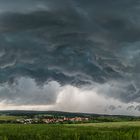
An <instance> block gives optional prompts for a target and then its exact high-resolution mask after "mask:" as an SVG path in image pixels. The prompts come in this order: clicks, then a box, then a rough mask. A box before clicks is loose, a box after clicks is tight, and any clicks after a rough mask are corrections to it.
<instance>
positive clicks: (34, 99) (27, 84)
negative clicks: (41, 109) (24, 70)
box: [0, 78, 61, 105]
mask: <svg viewBox="0 0 140 140" xmlns="http://www.w3.org/2000/svg"><path fill="white" fill-rule="evenodd" d="M60 89H61V87H60V84H59V83H57V82H55V81H50V82H48V83H46V84H45V85H43V86H40V87H39V86H37V84H36V82H35V81H34V80H33V79H30V78H20V79H18V80H17V81H16V83H13V84H10V85H9V84H8V83H7V84H3V85H1V86H0V93H1V94H0V101H1V102H3V103H6V104H11V105H12V104H13V105H51V104H54V103H55V102H56V99H57V96H58V93H59V92H60Z"/></svg>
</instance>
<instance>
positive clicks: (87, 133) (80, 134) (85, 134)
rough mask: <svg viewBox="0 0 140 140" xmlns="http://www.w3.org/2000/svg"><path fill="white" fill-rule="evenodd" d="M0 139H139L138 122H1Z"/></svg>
mask: <svg viewBox="0 0 140 140" xmlns="http://www.w3.org/2000/svg"><path fill="white" fill-rule="evenodd" d="M0 140H140V122H117V123H115V122H114V123H96V124H94V123H93V124H70V125H61V124H60V125H56V124H52V125H48V124H31V125H29V124H28V125H24V124H1V125H0Z"/></svg>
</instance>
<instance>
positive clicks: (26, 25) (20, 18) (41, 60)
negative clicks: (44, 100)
mask: <svg viewBox="0 0 140 140" xmlns="http://www.w3.org/2000/svg"><path fill="white" fill-rule="evenodd" d="M139 7H140V2H139V1H138V0H118V1H115V0H106V1H103V0H100V1H99V0H87V1H85V0H72V1H68V0H65V1H64V0H60V1H59V2H58V1H57V0H40V1H38V0H34V1H33V0H28V1H27V0H26V1H24V2H23V1H19V0H14V1H10V0H7V1H5V0H0V9H1V10H0V33H1V34H0V82H1V83H4V82H8V83H11V84H12V83H13V82H14V79H17V78H18V77H30V78H32V79H35V81H36V82H37V83H39V84H43V83H44V82H46V81H51V80H55V81H58V82H59V83H61V84H73V85H77V86H81V85H85V84H94V83H98V84H99V87H100V86H101V87H102V88H101V89H99V91H100V92H102V93H104V94H105V95H107V96H110V97H113V98H117V99H120V100H121V101H125V102H131V101H136V102H140V96H139V92H140V90H139V88H140V85H139V83H140V75H139V70H140V59H139V56H140V48H139V45H140V41H139V40H140V39H139V36H140V20H139V19H140V18H139V16H140V15H139V12H140V8H139Z"/></svg>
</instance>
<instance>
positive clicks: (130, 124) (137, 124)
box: [67, 121, 140, 128]
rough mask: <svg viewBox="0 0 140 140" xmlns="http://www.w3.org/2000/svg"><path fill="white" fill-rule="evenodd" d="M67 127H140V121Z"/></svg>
mask: <svg viewBox="0 0 140 140" xmlns="http://www.w3.org/2000/svg"><path fill="white" fill-rule="evenodd" d="M67 126H93V127H107V128H111V127H113V128H114V127H115V128H118V127H140V121H135V122H104V123H84V124H68V125H67Z"/></svg>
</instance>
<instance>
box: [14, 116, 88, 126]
mask: <svg viewBox="0 0 140 140" xmlns="http://www.w3.org/2000/svg"><path fill="white" fill-rule="evenodd" d="M88 121H89V118H87V117H71V118H70V117H50V116H46V117H41V118H40V117H35V118H22V119H17V120H16V122H17V123H21V124H38V123H42V124H56V123H62V124H63V123H78V122H88Z"/></svg>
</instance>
